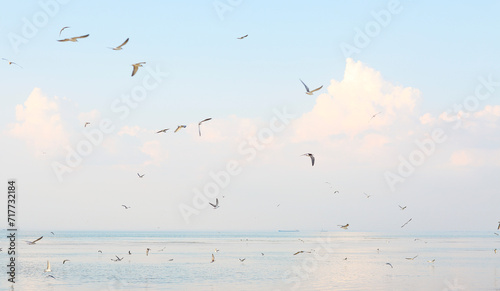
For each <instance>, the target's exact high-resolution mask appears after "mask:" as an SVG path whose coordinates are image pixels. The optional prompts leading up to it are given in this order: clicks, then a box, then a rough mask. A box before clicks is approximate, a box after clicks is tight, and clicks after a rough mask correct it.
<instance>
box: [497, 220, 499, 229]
mask: <svg viewBox="0 0 500 291" xmlns="http://www.w3.org/2000/svg"><path fill="white" fill-rule="evenodd" d="M497 229H500V221H499V222H498V227H497Z"/></svg>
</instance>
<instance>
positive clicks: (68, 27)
mask: <svg viewBox="0 0 500 291" xmlns="http://www.w3.org/2000/svg"><path fill="white" fill-rule="evenodd" d="M66 28H69V26H65V27H63V28H61V30H60V31H59V36H61V32H62V31H63V30H65V29H66Z"/></svg>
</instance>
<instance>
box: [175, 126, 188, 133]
mask: <svg viewBox="0 0 500 291" xmlns="http://www.w3.org/2000/svg"><path fill="white" fill-rule="evenodd" d="M181 128H186V126H185V125H179V126H177V128H176V129H175V130H174V133H176V132H178V131H179V130H181Z"/></svg>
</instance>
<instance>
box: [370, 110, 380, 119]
mask: <svg viewBox="0 0 500 291" xmlns="http://www.w3.org/2000/svg"><path fill="white" fill-rule="evenodd" d="M380 113H382V111H380V112H377V113H375V114H373V115H372V117H371V118H370V120H372V119H374V118H375V116H377V115H379V114H380Z"/></svg>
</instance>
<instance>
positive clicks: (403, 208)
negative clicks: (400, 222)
mask: <svg viewBox="0 0 500 291" xmlns="http://www.w3.org/2000/svg"><path fill="white" fill-rule="evenodd" d="M398 206H399V208H401V210H405V209H406V206H405V207H402V206H401V205H398Z"/></svg>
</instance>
